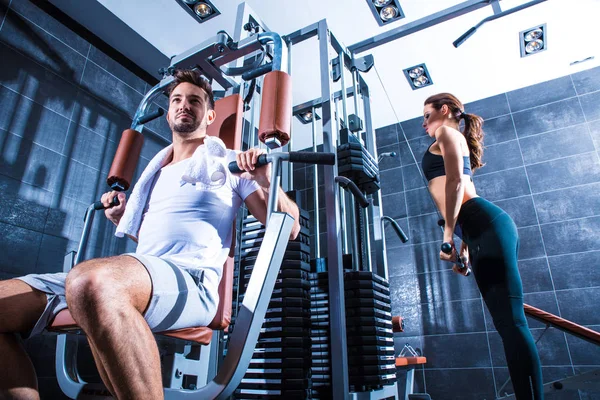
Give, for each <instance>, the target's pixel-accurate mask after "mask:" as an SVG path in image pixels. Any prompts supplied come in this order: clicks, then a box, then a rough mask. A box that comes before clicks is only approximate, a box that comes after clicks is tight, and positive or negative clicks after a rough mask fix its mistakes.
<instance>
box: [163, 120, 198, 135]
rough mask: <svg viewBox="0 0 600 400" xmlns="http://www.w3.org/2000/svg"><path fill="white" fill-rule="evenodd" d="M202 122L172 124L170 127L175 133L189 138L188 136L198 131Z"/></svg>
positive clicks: (170, 123)
mask: <svg viewBox="0 0 600 400" xmlns="http://www.w3.org/2000/svg"><path fill="white" fill-rule="evenodd" d="M200 123H201V121H198V120H197V119H194V120H193V121H192V122H179V123H177V122H170V121H169V127H170V128H171V130H172V131H173V132H177V133H178V134H180V135H182V136H187V135H188V134H190V133H192V132H195V131H196V129H198V128H199V127H200Z"/></svg>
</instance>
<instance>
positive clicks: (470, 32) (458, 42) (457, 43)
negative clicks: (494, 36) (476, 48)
mask: <svg viewBox="0 0 600 400" xmlns="http://www.w3.org/2000/svg"><path fill="white" fill-rule="evenodd" d="M476 30H477V28H475V27H472V28H471V29H469V30H468V31H466V32H465V33H463V34H462V35H461V36H460V37H459V38H458V39H456V40H455V41H454V42H452V45H453V46H454V47H458V46H460V45H461V44H463V43H464V42H465V40H467V39H468V38H470V37H471V35H473V34H474V33H475V31H476Z"/></svg>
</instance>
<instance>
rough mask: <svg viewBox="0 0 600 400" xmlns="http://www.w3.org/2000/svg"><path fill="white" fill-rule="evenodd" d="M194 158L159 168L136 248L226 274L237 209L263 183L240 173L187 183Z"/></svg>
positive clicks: (177, 261)
mask: <svg viewBox="0 0 600 400" xmlns="http://www.w3.org/2000/svg"><path fill="white" fill-rule="evenodd" d="M228 151H231V150H228ZM188 162H189V159H187V160H183V161H180V162H178V163H176V164H173V165H168V166H166V167H163V168H162V169H161V170H160V171H159V172H158V173H157V174H156V176H155V178H154V183H153V186H152V189H151V191H150V195H149V196H148V201H147V203H146V207H145V208H144V213H143V217H142V224H141V227H140V231H139V234H138V247H137V250H136V253H137V254H147V255H152V256H156V257H160V258H162V259H165V260H167V261H170V262H172V263H174V264H175V265H177V266H179V267H181V268H184V269H202V270H205V271H214V272H215V273H216V276H218V279H219V280H220V279H221V275H222V271H223V264H224V263H225V260H226V259H227V256H228V254H229V249H230V247H231V240H232V237H231V236H232V227H233V221H234V220H235V218H236V216H237V211H238V209H239V207H240V206H241V204H242V202H243V201H244V200H245V199H246V197H248V196H249V195H250V194H252V193H254V192H255V191H256V190H258V189H259V188H260V187H259V186H258V184H257V183H256V182H255V181H252V180H248V179H242V178H240V177H238V176H234V175H230V177H229V179H228V180H227V183H225V185H223V186H222V187H221V188H219V189H214V190H196V187H195V186H193V185H191V184H189V183H186V184H184V185H183V186H182V185H181V176H182V174H183V173H184V171H185V168H186V165H187V163H188Z"/></svg>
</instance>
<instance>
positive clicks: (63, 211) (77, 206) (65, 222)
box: [44, 197, 100, 241]
mask: <svg viewBox="0 0 600 400" xmlns="http://www.w3.org/2000/svg"><path fill="white" fill-rule="evenodd" d="M88 206H89V204H84V203H81V202H79V201H77V200H73V199H69V198H66V197H62V198H61V199H60V205H59V206H58V207H56V208H50V210H49V212H48V219H47V221H46V224H45V227H44V233H46V234H48V235H54V236H61V237H64V238H67V239H70V240H73V241H78V240H79V238H80V237H81V233H82V231H83V217H84V216H85V212H86V210H87V208H88ZM99 217H100V216H99Z"/></svg>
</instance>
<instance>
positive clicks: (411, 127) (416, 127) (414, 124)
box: [398, 115, 426, 141]
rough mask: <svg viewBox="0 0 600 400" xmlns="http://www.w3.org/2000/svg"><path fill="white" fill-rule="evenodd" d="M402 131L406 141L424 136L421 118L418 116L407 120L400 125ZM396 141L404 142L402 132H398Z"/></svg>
mask: <svg viewBox="0 0 600 400" xmlns="http://www.w3.org/2000/svg"><path fill="white" fill-rule="evenodd" d="M400 125H401V126H402V130H403V131H404V134H405V135H406V138H407V139H408V140H412V139H415V138H418V137H421V136H423V135H426V133H425V129H423V116H422V115H420V116H418V117H416V118H413V119H409V120H406V121H403V122H401V123H400ZM398 139H399V140H400V141H402V140H404V136H403V135H402V132H398Z"/></svg>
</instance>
